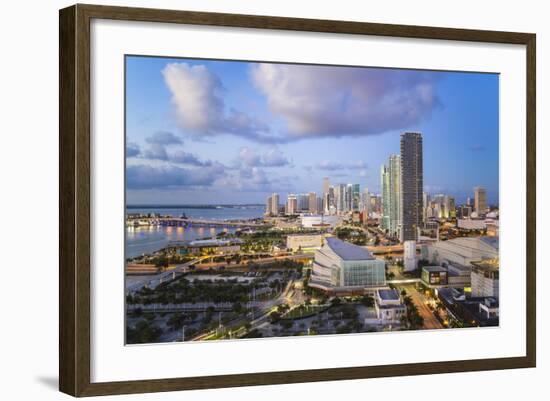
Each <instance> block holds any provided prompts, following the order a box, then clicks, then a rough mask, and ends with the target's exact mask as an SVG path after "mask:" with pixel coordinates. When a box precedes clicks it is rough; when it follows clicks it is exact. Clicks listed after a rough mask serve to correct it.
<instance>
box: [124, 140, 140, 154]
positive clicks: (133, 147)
mask: <svg viewBox="0 0 550 401" xmlns="http://www.w3.org/2000/svg"><path fill="white" fill-rule="evenodd" d="M140 153H141V150H140V148H139V145H138V144H137V143H135V142H128V143H126V157H136V156H139V154H140Z"/></svg>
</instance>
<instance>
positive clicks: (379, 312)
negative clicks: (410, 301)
mask: <svg viewBox="0 0 550 401" xmlns="http://www.w3.org/2000/svg"><path fill="white" fill-rule="evenodd" d="M374 308H375V310H376V317H377V318H378V320H379V321H380V323H382V324H395V323H400V322H401V317H402V316H405V314H406V313H407V307H406V306H405V304H404V303H403V302H402V301H401V297H400V296H399V292H397V290H396V289H378V290H376V293H375V297H374Z"/></svg>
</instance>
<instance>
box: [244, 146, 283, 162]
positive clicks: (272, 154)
mask: <svg viewBox="0 0 550 401" xmlns="http://www.w3.org/2000/svg"><path fill="white" fill-rule="evenodd" d="M239 159H240V160H241V161H242V162H243V163H244V164H245V165H247V166H249V167H283V166H286V165H289V164H290V161H289V160H288V158H287V157H286V156H285V155H284V153H283V152H281V151H280V150H278V149H275V148H274V149H270V150H268V151H267V152H266V153H264V154H259V153H258V152H257V151H255V150H254V149H252V148H250V147H247V146H245V147H243V148H241V150H240V152H239Z"/></svg>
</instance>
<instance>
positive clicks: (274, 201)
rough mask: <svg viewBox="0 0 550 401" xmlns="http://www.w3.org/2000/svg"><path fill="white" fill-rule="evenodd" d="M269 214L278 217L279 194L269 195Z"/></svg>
mask: <svg viewBox="0 0 550 401" xmlns="http://www.w3.org/2000/svg"><path fill="white" fill-rule="evenodd" d="M271 214H273V215H275V216H278V215H279V194H276V193H274V194H271Z"/></svg>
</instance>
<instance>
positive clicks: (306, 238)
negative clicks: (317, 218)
mask: <svg viewBox="0 0 550 401" xmlns="http://www.w3.org/2000/svg"><path fill="white" fill-rule="evenodd" d="M322 246H323V235H322V234H290V235H288V236H287V237H286V248H287V249H288V250H289V251H298V250H302V251H306V250H314V249H318V248H321V247H322Z"/></svg>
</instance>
